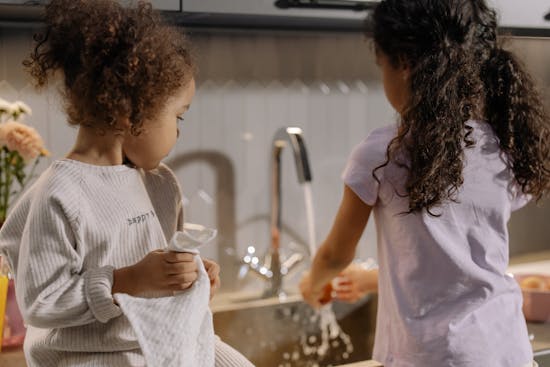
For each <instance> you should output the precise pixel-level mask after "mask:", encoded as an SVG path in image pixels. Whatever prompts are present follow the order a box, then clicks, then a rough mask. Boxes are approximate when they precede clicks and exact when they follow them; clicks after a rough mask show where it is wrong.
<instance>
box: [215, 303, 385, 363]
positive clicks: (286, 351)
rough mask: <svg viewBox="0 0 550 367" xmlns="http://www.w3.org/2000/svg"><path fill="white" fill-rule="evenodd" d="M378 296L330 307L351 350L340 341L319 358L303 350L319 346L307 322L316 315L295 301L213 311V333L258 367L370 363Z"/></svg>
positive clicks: (238, 305)
mask: <svg viewBox="0 0 550 367" xmlns="http://www.w3.org/2000/svg"><path fill="white" fill-rule="evenodd" d="M376 303H377V300H376V296H375V295H371V296H368V297H367V298H365V299H364V300H363V301H361V302H358V303H356V304H354V305H349V304H344V303H334V304H333V306H332V308H333V310H334V313H335V315H336V319H337V320H338V324H339V326H340V327H341V329H342V330H343V331H344V332H345V333H346V334H348V335H349V336H350V339H351V343H352V345H353V350H352V351H351V350H346V349H347V348H346V345H345V343H344V342H343V340H341V339H339V338H334V339H331V342H330V348H329V349H328V350H327V352H326V353H324V354H322V355H321V356H319V355H317V354H311V355H306V354H307V353H309V352H307V350H308V349H307V348H306V350H304V349H303V348H302V345H303V344H304V343H305V345H307V346H308V347H310V346H315V345H316V344H319V343H320V340H321V330H320V328H319V325H318V323H317V322H311V320H312V318H314V317H315V312H314V311H313V310H312V309H311V308H310V307H309V306H308V305H307V304H305V303H303V302H302V301H301V300H300V299H299V298H298V297H294V298H289V299H287V300H286V301H280V300H279V299H276V298H271V299H268V300H262V301H257V302H256V301H253V302H235V303H232V304H229V305H224V306H223V307H213V311H214V328H215V331H216V334H217V335H219V336H220V337H221V339H222V340H223V341H225V342H226V343H228V344H229V345H231V346H233V347H234V348H236V349H237V350H239V351H240V352H241V353H243V354H244V355H245V356H246V357H247V358H249V359H250V360H251V361H252V362H253V363H254V364H255V365H256V366H257V367H314V366H315V367H328V366H337V365H342V364H346V363H351V362H357V361H362V360H367V359H370V358H371V353H372V346H373V342H374V328H375V320H376Z"/></svg>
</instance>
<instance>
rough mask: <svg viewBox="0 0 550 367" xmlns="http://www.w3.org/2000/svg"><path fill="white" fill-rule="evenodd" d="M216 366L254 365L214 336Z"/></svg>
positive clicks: (244, 366)
mask: <svg viewBox="0 0 550 367" xmlns="http://www.w3.org/2000/svg"><path fill="white" fill-rule="evenodd" d="M216 367H254V365H253V364H252V363H250V361H249V360H248V359H246V358H245V357H244V356H243V355H242V354H241V353H239V352H238V351H236V350H235V349H233V348H232V347H230V346H229V345H227V344H225V343H224V342H222V341H221V340H220V339H219V338H218V337H216Z"/></svg>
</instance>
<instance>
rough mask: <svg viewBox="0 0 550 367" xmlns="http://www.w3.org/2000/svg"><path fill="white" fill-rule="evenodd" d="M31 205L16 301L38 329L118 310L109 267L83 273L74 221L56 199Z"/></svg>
mask: <svg viewBox="0 0 550 367" xmlns="http://www.w3.org/2000/svg"><path fill="white" fill-rule="evenodd" d="M37 199H38V200H36V201H35V202H33V204H32V205H31V207H30V210H29V213H28V216H27V219H26V223H25V224H24V229H23V234H22V237H21V241H20V249H19V258H18V261H17V264H16V265H15V267H16V268H15V269H14V270H15V277H16V278H15V282H16V290H17V295H18V303H19V307H20V308H21V311H22V314H23V317H24V319H25V321H26V322H27V323H28V324H30V325H32V326H35V327H39V328H64V327H72V326H78V325H84V324H89V323H93V322H96V321H99V322H102V323H105V322H107V321H109V320H110V319H112V318H114V317H117V316H119V315H120V314H121V311H120V309H119V308H118V307H117V306H116V305H115V304H114V302H113V298H112V295H111V288H112V283H113V268H112V267H110V266H105V267H101V268H93V269H90V270H87V271H84V272H83V271H82V264H83V259H82V257H81V256H80V254H79V253H78V251H77V250H76V239H75V238H76V236H75V231H74V223H73V222H72V221H71V220H69V216H68V215H67V213H66V211H65V210H64V208H63V206H62V205H61V203H60V202H59V201H57V200H55V199H54V198H48V199H43V200H41V199H40V198H37Z"/></svg>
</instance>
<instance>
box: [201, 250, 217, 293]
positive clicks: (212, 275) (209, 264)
mask: <svg viewBox="0 0 550 367" xmlns="http://www.w3.org/2000/svg"><path fill="white" fill-rule="evenodd" d="M202 263H203V264H204V268H205V269H206V272H207V273H208V279H210V299H212V297H214V293H215V291H216V289H218V288H219V287H220V285H221V280H220V266H219V265H218V264H217V263H216V262H214V261H212V260H208V259H202Z"/></svg>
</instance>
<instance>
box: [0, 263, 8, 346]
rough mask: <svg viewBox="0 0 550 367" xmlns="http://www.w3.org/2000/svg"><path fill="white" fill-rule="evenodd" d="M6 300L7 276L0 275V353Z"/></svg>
mask: <svg viewBox="0 0 550 367" xmlns="http://www.w3.org/2000/svg"><path fill="white" fill-rule="evenodd" d="M7 299H8V276H7V275H3V274H1V275H0V351H2V337H3V335H4V318H5V315H6V302H7Z"/></svg>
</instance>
